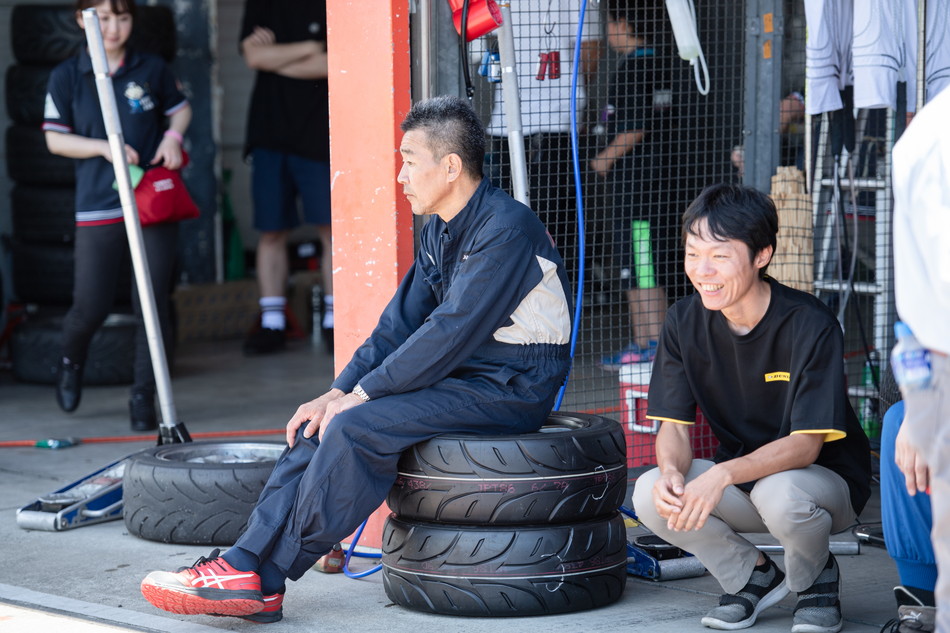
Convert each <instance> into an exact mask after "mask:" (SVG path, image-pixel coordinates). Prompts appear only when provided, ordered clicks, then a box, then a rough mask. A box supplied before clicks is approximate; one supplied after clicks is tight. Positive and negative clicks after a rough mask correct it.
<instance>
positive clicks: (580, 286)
mask: <svg viewBox="0 0 950 633" xmlns="http://www.w3.org/2000/svg"><path fill="white" fill-rule="evenodd" d="M586 13H587V0H584V1H583V2H581V11H580V16H579V17H578V20H577V37H576V38H575V40H574V63H573V64H571V157H572V158H573V162H574V191H575V193H576V195H577V259H578V265H577V297H576V302H575V303H574V323H573V324H572V326H571V364H572V365H573V361H574V350H575V349H577V331H578V328H579V326H580V321H581V315H582V314H583V311H584V273H585V264H584V260H585V259H586V236H585V234H584V192H583V187H582V186H581V159H580V149H579V148H578V144H577V77H578V75H579V72H580V59H581V37H582V36H583V34H584V16H585V14H586ZM569 378H570V371H568V376H567V378H565V379H564V384H563V385H561V389H560V390H559V391H558V394H557V399H556V400H555V401H554V410H555V411H557V410H559V409H560V408H561V401H562V400H564V392H565V390H566V389H567V381H568V380H569ZM624 510H626V508H623V507H621V508H620V511H621V512H624ZM624 514H629V516H630V517H632V518H633V519H636V518H637V517H636V515H635V514H633V512H631V511H629V510H627V511H626V512H624ZM365 527H366V521H363V523H362V524H361V525H360V528H359V529H358V530H357V531H356V534H355V535H354V537H353V542H352V543H350V547H349V548H348V549H347V550H346V558H345V559H344V560H343V573H344V574H346V576H347V578H364V577H366V576H369V575H370V574H375V573H376V572H378V571H379V570H380V569H382V568H383V566H382V565H376V566H375V567H372V568H370V569H368V570H366V571H361V572H359V573H353V572H351V571H350V557H351V556H362V557H364V558H382V554H360V553H355V554H354V551H355V550H356V544H357V543H358V542H359V540H360V536H361V535H362V534H363V528H365Z"/></svg>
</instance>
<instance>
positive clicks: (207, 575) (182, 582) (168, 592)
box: [142, 549, 265, 617]
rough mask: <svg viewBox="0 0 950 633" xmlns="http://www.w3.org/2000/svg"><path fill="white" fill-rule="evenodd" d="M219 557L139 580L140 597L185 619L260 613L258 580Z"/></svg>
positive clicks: (259, 584)
mask: <svg viewBox="0 0 950 633" xmlns="http://www.w3.org/2000/svg"><path fill="white" fill-rule="evenodd" d="M219 553H220V550H217V549H216V550H214V551H212V552H211V554H210V555H209V556H208V557H207V558H205V557H204V556H202V557H201V558H199V559H198V561H197V562H196V563H195V564H194V565H192V566H191V567H182V568H181V569H179V570H178V571H177V572H168V571H153V572H152V573H150V574H149V575H148V576H146V577H145V579H144V580H142V595H143V596H145V599H146V600H148V601H149V602H150V603H152V604H153V605H154V606H156V607H158V608H159V609H163V610H165V611H170V612H172V613H182V614H185V615H234V616H239V617H240V616H246V615H251V614H254V613H257V612H258V611H260V610H261V609H263V608H264V606H265V605H264V595H263V594H262V593H261V578H260V576H258V575H257V573H256V572H253V571H240V570H238V569H235V568H234V567H231V565H229V564H228V562H227V561H226V560H224V559H223V558H219V557H218V554H219Z"/></svg>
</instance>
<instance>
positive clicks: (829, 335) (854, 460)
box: [647, 279, 871, 512]
mask: <svg viewBox="0 0 950 633" xmlns="http://www.w3.org/2000/svg"><path fill="white" fill-rule="evenodd" d="M769 282H770V284H771V288H772V295H771V299H770V302H769V307H768V310H767V311H766V313H765V316H764V317H763V318H762V320H761V321H760V322H759V323H758V324H757V325H756V326H755V327H754V328H753V329H752V331H751V332H749V333H748V334H745V335H742V336H740V335H737V334H735V333H733V332H732V331H731V330H730V329H729V326H728V324H727V322H726V318H725V317H724V316H723V315H722V313H721V312H719V311H712V310H707V309H706V308H705V307H703V303H702V299H701V297H700V296H699V295H698V294H694V295H692V296H690V297H687V298H685V299H683V300H681V301H679V302H677V303H676V304H675V305H674V306H673V307H672V308H670V310H669V313H668V314H667V318H666V323H665V324H664V326H663V333H662V335H661V337H660V339H661V340H660V345H659V349H658V350H657V357H656V363H655V366H654V370H653V377H652V379H651V381H650V392H649V393H650V395H649V405H648V410H647V415H648V417H650V418H655V419H659V420H670V421H674V422H685V423H691V422H692V421H693V420H694V419H695V412H696V407H697V406H699V408H700V410H701V411H702V412H703V415H705V417H706V419H707V420H708V421H709V425H710V427H711V428H712V431H713V433H714V434H715V436H716V438H717V439H718V440H719V450H718V452H717V453H716V456H715V458H714V459H715V461H716V462H723V461H726V460H729V459H732V458H734V457H741V456H743V455H747V454H749V453H751V452H753V451H755V450H756V449H758V448H760V447H762V446H764V445H765V444H768V443H769V442H772V441H774V440H777V439H779V438H782V437H786V436H788V435H790V434H792V433H796V432H808V431H826V432H827V433H828V436H827V437H828V441H826V442H825V444H824V446H823V447H822V449H821V452H820V453H819V455H818V459H817V460H815V463H816V464H818V465H820V466H824V467H825V468H828V469H830V470H832V471H834V472H836V473H838V474H839V475H840V476H841V477H842V478H843V479H844V480H845V481H846V482H847V483H848V487H849V489H850V492H851V504H852V506H853V507H854V510H855V512H860V511H861V509H862V508H863V507H864V504H865V503H866V502H867V499H868V497H869V496H870V494H871V491H870V478H871V456H870V447H869V445H868V440H867V436H865V434H864V432H863V431H862V430H861V426H860V425H859V423H858V420H857V416H855V414H854V410H853V409H852V408H851V403H850V402H849V401H848V396H847V389H846V386H845V374H844V360H843V359H844V356H843V347H844V343H843V336H842V333H841V327H840V326H839V324H838V321H837V320H836V319H835V316H834V314H832V313H831V311H830V310H829V309H828V308H827V306H825V305H824V304H823V303H821V302H820V301H819V300H818V299H816V298H815V297H813V296H812V295H809V294H807V293H804V292H801V291H798V290H794V289H792V288H789V287H787V286H783V285H782V284H780V283H778V282H777V281H775V280H772V279H770V280H769ZM740 487H743V488H745V489H749V488H750V487H751V485H744V486H740Z"/></svg>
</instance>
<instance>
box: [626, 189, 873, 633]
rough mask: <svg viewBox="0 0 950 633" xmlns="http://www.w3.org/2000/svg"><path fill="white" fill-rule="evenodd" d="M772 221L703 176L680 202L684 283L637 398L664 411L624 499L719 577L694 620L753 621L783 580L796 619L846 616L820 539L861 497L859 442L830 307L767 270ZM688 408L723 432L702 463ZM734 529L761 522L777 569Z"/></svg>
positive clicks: (808, 622)
mask: <svg viewBox="0 0 950 633" xmlns="http://www.w3.org/2000/svg"><path fill="white" fill-rule="evenodd" d="M777 232H778V215H777V213H776V210H775V206H774V205H773V204H772V201H771V200H769V198H768V197H766V196H765V195H764V194H762V193H760V192H758V191H756V190H755V189H751V188H747V187H739V186H733V185H714V186H711V187H707V188H706V189H705V190H704V191H703V192H702V193H701V194H700V195H699V197H698V198H697V199H696V200H695V201H693V203H692V204H691V205H690V206H689V208H688V209H687V210H686V213H685V214H684V215H683V237H684V244H685V249H686V263H685V268H686V274H687V276H688V277H689V279H690V281H691V282H692V284H693V286H694V288H695V289H696V292H695V293H694V294H693V295H692V296H690V297H687V298H686V299H683V300H682V301H679V302H678V303H676V304H675V305H674V306H673V307H672V308H671V309H670V311H669V313H668V314H667V318H666V322H665V323H664V326H663V331H662V334H661V338H660V344H659V348H658V351H657V358H656V365H655V368H654V371H653V377H652V380H651V382H650V397H649V407H648V411H647V415H648V417H650V418H652V419H655V420H659V421H660V422H661V426H660V430H659V433H658V434H657V438H656V456H657V468H655V469H653V470H651V471H650V472H648V473H646V474H644V475H642V476H641V477H640V478H639V479H638V481H637V484H636V488H635V491H634V495H633V503H634V506H635V508H636V511H637V514H638V516H639V517H640V519H641V520H642V521H643V522H644V524H646V525H647V526H648V527H649V528H650V529H651V530H653V531H654V532H655V533H656V534H658V535H659V536H661V537H662V538H664V539H666V540H667V541H669V542H671V543H673V544H675V545H676V546H678V547H681V548H682V549H684V550H686V551H689V552H691V553H692V554H694V555H696V557H697V558H699V560H700V561H702V562H703V564H704V565H705V566H706V568H707V569H708V570H709V571H710V573H711V574H712V575H713V576H714V577H715V578H716V580H718V581H719V583H720V584H721V585H722V587H723V589H724V590H725V592H726V594H725V595H723V596H722V597H721V598H720V606H719V607H717V608H715V609H713V610H712V611H710V612H709V613H708V614H707V615H706V616H705V617H704V618H703V619H702V623H703V624H704V625H705V626H707V627H710V628H714V629H725V630H734V629H742V628H746V627H749V626H752V625H753V624H754V623H755V620H756V618H757V617H758V615H759V613H761V612H762V611H763V610H764V609H766V608H768V607H769V606H772V605H774V604H776V603H777V602H779V601H780V600H781V599H782V598H783V597H785V595H786V594H787V593H788V592H789V591H790V590H791V591H795V592H797V593H798V603H797V605H796V609H795V616H794V622H793V625H792V632H793V633H833V632H835V631H839V630H840V629H841V625H842V621H841V608H840V603H839V601H838V584H839V572H838V565H837V562H836V561H835V559H834V556H832V555H831V553H830V552H829V550H828V537H829V535H830V534H831V533H833V532H838V531H841V530H844V529H846V528H847V527H848V526H850V525H851V524H852V522H853V521H854V519H855V517H856V515H857V513H859V512H860V511H861V510H862V508H863V507H864V504H865V503H866V501H867V499H868V496H869V495H870V487H869V486H870V449H869V446H868V441H867V438H866V437H865V435H864V433H863V432H862V431H861V427H860V425H859V424H858V421H857V418H856V417H855V415H854V411H853V410H852V408H851V405H850V403H849V402H848V398H847V393H846V387H845V382H844V378H845V376H844V366H843V362H844V360H843V337H842V333H841V328H840V326H839V325H838V322H837V321H836V319H835V317H834V315H833V314H832V313H831V311H830V310H829V309H828V308H827V307H826V306H825V305H824V304H822V303H821V302H820V301H818V300H817V299H816V298H815V297H813V296H811V295H809V294H807V293H804V292H800V291H797V290H793V289H791V288H788V287H787V286H783V285H782V284H780V283H778V282H777V281H775V280H774V279H771V278H769V277H768V276H767V275H766V270H767V268H768V265H769V262H770V261H771V259H772V254H773V253H774V252H775V247H776V235H777ZM697 407H698V408H699V410H700V411H702V413H703V415H704V416H705V418H706V419H707V420H708V421H709V425H710V427H711V428H712V431H713V433H714V434H715V436H716V438H717V439H718V440H719V450H718V452H717V454H716V456H715V458H714V460H713V461H707V460H699V459H693V451H692V447H691V444H690V439H689V432H688V431H689V425H690V424H692V423H693V422H694V420H695V418H696V409H697ZM742 532H769V533H771V534H772V535H773V536H774V537H775V538H776V539H777V540H778V541H779V543H781V544H782V546H783V547H784V550H785V573H784V574H783V572H782V571H781V570H780V569H779V568H778V567H777V566H776V565H775V563H774V562H772V560H771V559H769V558H768V557H767V556H765V555H764V554H762V553H761V552H759V550H758V549H757V548H756V547H755V546H754V545H753V544H752V543H750V542H749V541H748V540H747V539H745V538H743V537H742V536H741V534H740V533H742ZM786 574H787V575H786Z"/></svg>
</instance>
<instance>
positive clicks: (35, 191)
mask: <svg viewBox="0 0 950 633" xmlns="http://www.w3.org/2000/svg"><path fill="white" fill-rule="evenodd" d="M75 209H76V190H75V189H74V188H72V187H37V186H34V185H14V187H13V190H12V191H11V192H10V210H11V212H12V216H13V217H12V219H13V235H14V236H15V237H16V239H17V240H18V241H21V242H26V243H31V244H36V243H39V244H71V243H72V241H73V239H74V238H75V237H76V211H75Z"/></svg>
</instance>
